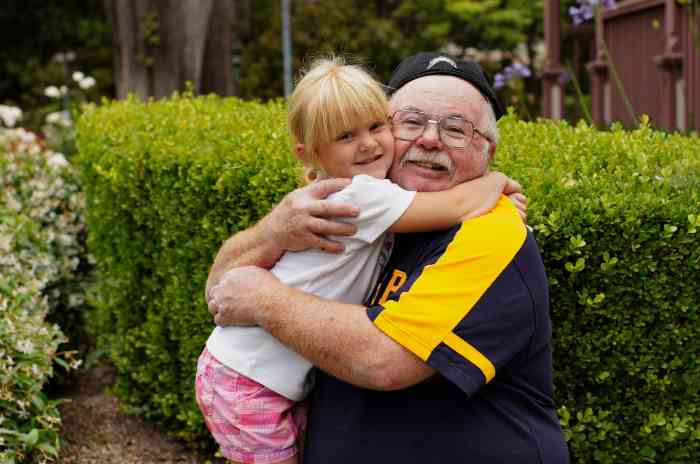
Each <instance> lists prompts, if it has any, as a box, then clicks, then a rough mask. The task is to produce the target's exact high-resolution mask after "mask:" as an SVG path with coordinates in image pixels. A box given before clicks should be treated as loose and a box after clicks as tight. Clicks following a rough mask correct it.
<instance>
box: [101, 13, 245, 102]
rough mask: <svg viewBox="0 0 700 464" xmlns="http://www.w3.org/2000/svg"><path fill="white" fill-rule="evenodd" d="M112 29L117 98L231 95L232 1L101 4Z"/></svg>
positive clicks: (232, 86)
mask: <svg viewBox="0 0 700 464" xmlns="http://www.w3.org/2000/svg"><path fill="white" fill-rule="evenodd" d="M103 2H104V7H105V11H106V12H107V16H108V18H109V20H110V23H111V25H112V42H113V45H114V50H115V53H114V56H115V58H114V68H115V82H116V93H117V98H120V99H121V98H125V97H126V96H127V95H128V94H129V93H135V94H137V95H138V96H139V97H140V98H142V99H146V98H148V97H155V98H162V97H168V96H170V95H171V94H172V93H173V92H175V91H178V90H184V89H185V86H186V82H188V81H189V82H191V83H192V90H193V91H194V92H195V93H197V94H202V93H211V92H214V93H217V94H219V95H232V94H233V92H234V84H233V76H232V70H231V51H232V47H233V19H234V0H103Z"/></svg>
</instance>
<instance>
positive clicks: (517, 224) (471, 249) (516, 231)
mask: <svg viewBox="0 0 700 464" xmlns="http://www.w3.org/2000/svg"><path fill="white" fill-rule="evenodd" d="M526 235H527V232H526V229H525V226H524V225H523V223H522V221H521V220H520V216H519V215H518V213H517V210H516V209H515V207H514V206H513V205H512V203H511V202H510V200H508V199H507V198H506V197H503V198H502V199H501V200H500V201H499V203H498V205H497V206H496V208H495V209H494V210H493V211H492V212H491V213H489V214H486V215H484V216H481V217H479V218H476V219H472V220H470V221H467V222H465V223H463V224H462V226H461V228H460V230H459V231H458V232H457V234H456V235H455V237H454V238H453V240H452V242H451V243H450V245H449V246H448V247H447V249H446V250H445V252H444V253H443V255H442V256H441V257H440V258H439V259H438V260H437V261H436V262H435V263H434V264H432V265H429V266H425V268H424V269H423V270H422V272H421V274H420V276H419V277H418V278H417V279H416V281H415V282H413V284H412V286H411V288H410V290H408V291H405V292H404V293H402V294H401V295H400V296H399V300H398V301H393V300H390V301H387V302H386V303H385V304H384V305H383V306H384V310H383V311H382V312H381V313H379V315H378V316H377V317H376V318H375V320H374V323H375V325H376V326H377V327H378V328H379V329H380V330H382V331H383V332H384V333H386V334H387V335H388V336H390V337H392V338H393V339H394V340H396V341H397V342H398V343H400V344H401V345H403V346H404V347H405V348H406V349H408V350H410V351H411V352H413V353H414V354H415V355H416V356H418V357H419V358H421V359H422V360H424V361H425V360H427V359H428V358H429V357H430V355H431V353H432V351H433V350H434V349H435V348H436V347H437V346H438V345H439V344H440V343H443V342H445V340H446V339H447V338H448V337H450V336H451V335H452V332H453V330H454V328H455V327H456V326H457V324H459V322H460V321H461V320H462V319H464V318H465V317H466V316H467V314H469V312H470V311H471V310H472V308H473V307H474V305H475V304H476V303H477V302H478V301H479V299H480V298H481V296H482V295H483V294H484V292H486V291H487V290H488V288H489V287H490V286H491V284H493V282H494V281H495V280H496V278H498V276H499V275H500V273H501V272H503V270H504V269H505V268H506V266H507V265H508V263H510V261H511V260H512V259H513V257H514V256H515V255H516V254H517V252H518V251H519V250H520V247H521V246H522V244H523V243H524V242H525V238H526ZM455 337H456V336H455ZM454 345H455V346H457V345H456V344H454ZM464 346H466V344H465V345H459V349H455V348H454V347H452V349H455V351H457V352H459V353H462V351H460V350H462V347H464ZM467 351H468V350H465V353H466V352H467ZM474 352H476V353H478V352H477V351H476V350H474ZM482 357H483V356H482ZM472 358H474V359H476V358H477V356H472ZM472 358H468V359H470V361H471V362H473V361H472ZM474 364H476V365H477V366H480V368H481V367H484V369H485V372H486V373H488V372H489V370H488V368H487V367H488V366H487V365H486V364H485V363H483V362H481V361H479V363H476V362H475V363H474ZM485 375H486V374H485ZM486 376H487V377H488V375H486Z"/></svg>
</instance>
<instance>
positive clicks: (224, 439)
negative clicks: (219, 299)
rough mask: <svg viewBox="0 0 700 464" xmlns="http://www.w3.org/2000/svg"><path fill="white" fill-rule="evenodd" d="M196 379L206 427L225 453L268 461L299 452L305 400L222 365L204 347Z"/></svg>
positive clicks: (246, 460)
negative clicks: (285, 395) (290, 397)
mask: <svg viewBox="0 0 700 464" xmlns="http://www.w3.org/2000/svg"><path fill="white" fill-rule="evenodd" d="M194 385H195V386H194V389H195V393H196V396H197V404H198V405H199V409H200V410H201V411H202V415H203V416H204V421H205V422H206V424H207V428H208V429H209V431H210V432H211V434H212V435H213V436H214V439H215V440H216V442H217V443H218V444H219V446H220V447H221V453H222V454H223V455H224V456H225V457H226V458H227V459H230V460H233V461H238V462H243V463H246V464H248V463H251V464H252V463H258V464H271V463H274V462H279V461H283V460H285V459H288V458H290V457H292V456H294V455H295V454H296V453H297V437H298V435H299V432H300V431H301V430H303V429H304V428H305V427H306V402H300V403H297V402H294V401H292V400H290V399H288V398H285V397H284V396H282V395H279V394H278V393H275V392H274V391H272V390H270V389H269V388H267V387H265V386H264V385H261V384H259V383H258V382H256V381H255V380H252V379H249V378H248V377H245V376H243V375H241V374H239V373H238V372H236V371H234V370H233V369H231V368H229V367H226V366H224V365H223V364H221V363H220V362H219V361H218V360H217V359H216V358H215V357H214V356H212V354H211V353H210V352H209V350H207V349H206V348H204V351H203V352H202V354H201V355H200V357H199V360H198V361H197V377H196V379H195V384H194Z"/></svg>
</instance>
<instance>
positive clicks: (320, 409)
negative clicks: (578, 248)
mask: <svg viewBox="0 0 700 464" xmlns="http://www.w3.org/2000/svg"><path fill="white" fill-rule="evenodd" d="M548 302H549V297H548V290H547V278H546V275H545V272H544V267H543V265H542V260H541V257H540V254H539V250H538V248H537V244H536V243H535V241H534V238H533V237H532V234H530V233H528V232H527V230H526V229H525V227H524V226H523V225H522V223H521V221H520V219H519V216H518V215H517V212H516V211H515V209H514V208H513V206H512V205H511V204H510V202H509V201H507V200H502V201H501V202H499V204H498V206H497V207H496V208H495V209H494V211H493V212H491V213H489V214H487V215H485V216H482V217H480V218H476V219H473V220H470V221H467V222H465V223H463V224H461V225H460V226H457V227H454V228H452V229H450V230H448V231H444V232H432V233H421V234H402V235H397V236H396V244H395V247H394V252H393V253H392V257H391V259H390V261H389V263H388V264H387V268H386V270H385V272H384V276H383V279H382V280H381V281H380V282H379V283H378V285H377V288H376V289H375V291H374V292H373V294H372V297H371V301H369V302H368V307H369V308H368V311H367V313H368V316H369V317H370V318H371V319H372V320H373V322H374V323H375V325H376V326H377V327H378V328H379V329H380V330H382V331H383V332H384V333H385V334H386V335H387V336H389V337H391V338H392V339H394V340H395V341H397V342H398V343H400V344H401V345H402V346H404V347H405V348H407V349H408V350H410V351H411V352H413V353H414V354H415V355H416V356H418V357H419V358H421V359H422V360H424V361H425V362H427V363H428V364H430V365H431V366H432V367H433V368H434V369H435V370H436V371H437V372H438V374H437V375H435V376H433V377H432V378H430V379H428V380H426V381H424V382H422V383H420V384H418V385H414V386H412V387H410V388H407V389H404V390H399V391H391V392H379V391H373V390H366V389H362V388H358V387H355V386H352V385H349V384H347V383H345V382H342V381H340V380H338V379H336V378H334V377H331V376H329V375H327V374H325V373H323V372H318V376H317V379H316V387H315V391H314V393H313V396H312V404H311V415H310V418H309V430H308V434H307V439H306V453H305V459H304V464H320V463H329V462H332V463H374V462H376V463H393V462H401V463H420V464H426V463H432V462H435V463H446V462H450V463H459V462H464V463H470V464H487V463H488V464H491V463H493V464H495V463H499V464H501V463H508V464H511V463H513V464H515V463H544V464H563V463H568V462H569V458H568V450H567V446H566V443H565V441H564V435H563V433H562V430H561V428H560V426H559V421H558V419H557V416H556V414H555V409H554V402H553V387H552V356H551V325H550V319H549V303H548Z"/></svg>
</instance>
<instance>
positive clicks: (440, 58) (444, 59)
mask: <svg viewBox="0 0 700 464" xmlns="http://www.w3.org/2000/svg"><path fill="white" fill-rule="evenodd" d="M440 62H445V63H447V64H449V65H450V66H452V67H453V68H455V69H457V63H455V62H454V60H452V59H450V58H448V57H446V56H438V57H437V58H433V59H432V60H430V63H428V67H427V68H425V69H430V68H432V67H433V66H435V65H436V64H438V63H440Z"/></svg>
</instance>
